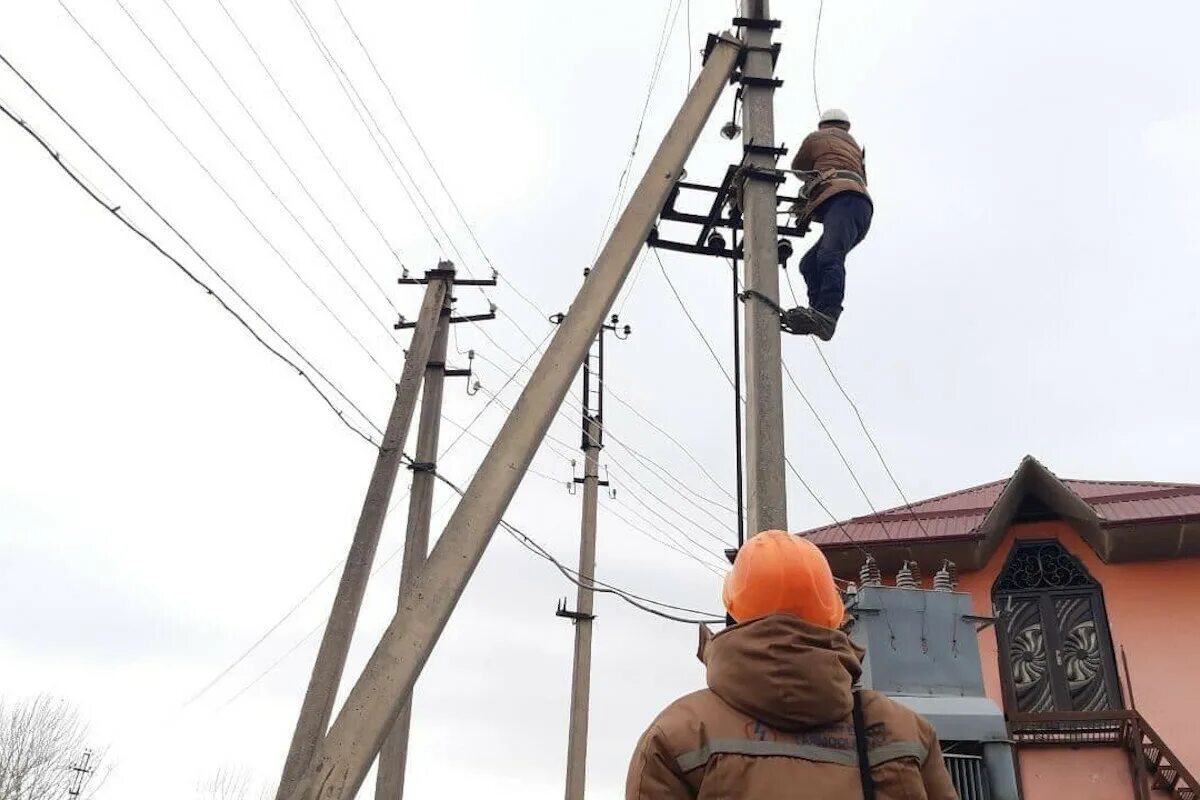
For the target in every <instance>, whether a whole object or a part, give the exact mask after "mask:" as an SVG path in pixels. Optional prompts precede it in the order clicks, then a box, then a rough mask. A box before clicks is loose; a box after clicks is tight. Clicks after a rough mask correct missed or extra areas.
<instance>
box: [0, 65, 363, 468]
mask: <svg viewBox="0 0 1200 800" xmlns="http://www.w3.org/2000/svg"><path fill="white" fill-rule="evenodd" d="M4 63H5V64H6V65H8V66H9V68H12V64H11V62H9V61H8V60H7V59H4ZM14 71H15V69H14ZM39 96H40V95H39ZM0 110H2V111H3V113H4V114H5V116H7V117H8V118H9V119H10V120H12V121H13V122H14V123H16V124H17V125H18V126H20V128H21V129H22V130H24V131H25V132H26V133H27V134H29V136H30V137H32V138H33V139H34V140H35V141H36V142H37V143H38V144H39V145H40V146H41V147H42V149H44V150H45V151H46V152H47V153H49V154H50V156H51V158H53V159H54V161H55V163H57V164H58V165H59V167H60V168H61V169H62V170H63V172H65V173H66V174H67V175H68V176H69V177H70V178H71V179H72V180H73V181H74V182H75V183H76V184H78V185H79V187H80V188H81V189H83V190H84V191H85V192H86V193H87V194H88V196H89V197H91V198H92V199H93V200H95V201H96V202H97V203H98V204H100V205H101V206H103V207H104V209H105V210H106V211H108V213H109V214H111V215H113V216H114V217H116V218H117V219H118V220H120V222H121V224H122V225H124V226H125V227H126V228H128V229H129V230H130V231H132V232H133V233H135V234H136V235H137V236H138V237H139V238H141V239H142V240H143V241H145V242H146V243H147V244H148V245H150V246H151V247H152V248H154V250H155V251H157V252H158V253H159V254H160V255H162V256H163V257H164V258H166V259H167V260H168V261H170V262H171V263H172V264H174V265H175V266H176V267H178V268H179V269H180V270H181V271H182V272H183V273H184V274H185V275H186V276H187V277H188V278H189V279H190V280H191V281H192V282H193V283H195V284H196V285H197V286H199V287H200V288H202V289H204V291H205V292H207V293H208V294H209V295H211V296H212V298H213V299H214V300H216V301H217V303H219V304H220V306H221V307H222V308H223V309H224V310H225V311H226V312H228V313H229V314H230V315H231V316H233V317H234V319H236V320H237V321H238V323H240V324H241V325H242V327H243V328H245V329H246V330H247V332H249V333H250V335H251V336H253V337H254V338H255V340H256V341H258V343H259V344H261V345H262V346H263V347H265V348H266V349H267V350H268V351H270V352H271V354H272V355H274V356H275V357H276V358H278V359H279V360H281V361H283V362H284V363H285V364H287V365H288V366H289V367H291V368H292V369H294V370H296V373H297V374H298V375H300V377H302V378H303V379H304V380H305V382H306V383H307V384H308V385H309V386H310V387H312V389H313V391H315V392H316V393H317V394H318V395H320V397H321V399H322V400H324V401H325V404H326V405H327V406H329V408H330V410H332V411H333V413H334V414H336V415H337V417H338V419H339V420H341V422H342V424H343V425H345V426H346V427H347V428H349V429H350V430H352V431H353V432H354V433H355V434H357V435H358V436H359V437H361V438H362V439H364V440H365V441H367V442H369V443H370V444H372V445H375V446H378V445H377V443H376V442H375V440H374V439H372V438H371V437H370V435H369V434H367V433H365V432H363V430H362V429H361V428H359V427H358V426H357V425H355V424H354V423H353V422H351V421H350V420H349V419H347V418H346V414H345V412H344V411H343V410H342V409H341V408H339V407H338V406H337V404H335V403H334V402H333V399H332V398H330V396H329V395H328V394H326V392H325V391H324V390H322V389H321V388H320V387H319V386H318V385H317V383H316V381H315V380H313V378H312V376H311V375H309V373H308V372H307V371H305V369H304V368H303V367H301V366H300V365H299V364H297V363H296V361H294V360H292V358H290V357H289V356H288V355H286V354H285V353H283V352H282V351H280V350H279V349H278V348H276V347H274V346H273V345H271V344H270V343H269V342H267V341H266V340H265V339H264V338H263V337H262V335H261V334H260V333H259V332H258V331H256V330H255V329H254V327H253V326H252V325H250V323H249V322H248V321H247V320H246V318H245V317H244V316H242V315H241V314H239V313H238V312H237V311H236V310H234V308H233V307H232V306H230V305H229V303H228V302H226V301H225V299H224V298H222V297H221V296H220V295H219V294H217V292H216V291H215V290H214V289H213V288H212V287H211V286H210V285H209V284H208V283H206V282H205V281H204V280H203V279H201V278H200V277H199V276H197V275H196V274H195V272H193V271H192V270H190V269H188V267H187V266H186V265H184V264H183V262H181V261H180V260H179V259H178V258H176V257H175V256H173V255H172V254H171V253H170V252H168V251H167V250H166V248H165V247H163V245H161V244H160V243H159V242H157V241H156V240H155V239H154V238H153V237H151V236H150V235H149V234H147V233H146V232H144V231H143V230H141V229H140V228H139V227H138V226H137V225H135V224H134V223H133V222H131V221H130V220H129V219H127V218H126V217H125V216H124V215H122V214H121V213H120V208H119V207H118V206H113V205H110V204H109V203H107V202H106V201H105V200H104V199H103V198H102V197H100V195H99V194H97V193H96V192H95V191H94V190H93V189H92V188H91V187H90V186H88V184H87V183H86V182H85V181H84V180H83V179H82V178H81V177H80V176H79V175H78V174H77V173H76V172H75V171H74V170H73V169H72V168H71V167H70V166H68V165H67V164H66V162H65V161H64V160H63V158H62V157H61V156H60V154H59V153H58V151H57V150H55V149H54V148H53V147H52V146H51V145H50V143H49V142H48V141H47V140H46V139H45V138H43V137H42V135H41V134H39V133H38V132H37V131H35V130H34V129H33V128H32V127H31V126H30V125H29V124H28V123H27V122H26V121H25V120H24V119H22V118H21V117H19V116H17V114H16V113H15V112H13V111H11V110H10V109H9V108H8V107H7V106H6V105H3V106H0ZM55 113H57V112H55ZM76 135H78V133H77V132H76ZM89 146H90V145H89ZM107 163H108V162H106V164H107ZM109 168H110V169H112V166H111V164H110V165H109ZM114 171H115V170H114ZM131 188H132V187H131ZM138 197H139V199H141V200H142V202H143V203H146V204H147V205H148V206H149V203H148V202H147V201H146V200H145V198H144V197H142V196H141V195H138ZM151 208H153V207H152V206H151ZM155 214H156V215H157V214H158V212H157V211H155ZM160 219H161V216H160ZM164 222H165V220H164ZM166 224H167V225H168V226H170V223H166ZM171 230H172V231H174V232H175V234H176V236H179V237H180V239H181V240H183V241H184V242H185V243H186V242H187V240H186V239H183V237H182V236H181V235H180V234H179V233H178V231H177V230H175V229H174V228H173V227H172V228H171ZM187 246H188V247H189V248H190V249H193V252H195V250H194V248H192V246H191V244H190V243H188V245H187ZM197 256H198V257H199V258H200V259H201V261H202V262H203V263H204V264H205V265H206V266H207V267H208V268H209V269H210V270H211V271H212V272H213V274H214V275H217V276H218V279H219V280H220V281H221V282H222V283H223V284H224V285H225V286H226V287H228V288H229V289H230V291H231V292H233V293H234V294H235V295H236V296H237V297H238V299H239V300H241V301H242V303H243V304H245V305H246V306H247V308H249V309H250V310H251V311H252V313H253V314H254V315H255V316H256V317H258V318H259V319H260V320H261V321H262V322H263V323H264V324H265V325H266V326H267V327H268V328H270V330H271V331H272V332H273V333H274V334H275V335H276V336H278V337H279V338H280V339H281V340H282V341H283V342H284V343H285V344H286V345H287V347H288V348H289V349H290V350H291V351H292V352H293V353H296V355H297V358H298V359H299V360H300V361H301V362H303V363H304V365H305V366H307V367H308V370H310V371H311V372H313V373H314V374H316V375H317V376H318V377H320V379H321V380H322V381H323V382H324V383H325V384H327V385H328V386H330V387H331V388H332V389H333V390H334V391H335V392H336V393H337V394H338V395H339V396H340V397H341V398H342V399H343V400H345V401H346V403H347V404H348V405H350V406H351V407H352V408H353V409H354V410H355V412H356V413H358V414H359V416H360V417H362V419H363V420H364V421H365V422H366V423H367V424H368V425H371V426H372V427H374V424H373V423H372V422H371V419H370V417H368V416H367V415H366V413H365V412H363V411H362V410H361V409H360V408H358V406H357V405H355V404H354V403H353V401H351V400H350V399H349V398H348V397H346V395H345V394H344V393H343V392H342V391H341V390H340V389H339V388H338V387H337V385H336V384H334V383H333V382H332V381H331V380H329V378H327V377H326V376H325V374H324V373H323V372H321V370H319V369H318V368H317V367H316V366H314V365H313V363H312V362H311V361H309V360H308V359H307V358H306V357H304V355H303V354H302V353H301V352H300V351H299V350H298V349H297V348H296V347H295V345H293V344H292V343H291V342H290V341H289V340H288V339H287V338H285V337H284V336H283V335H282V334H281V333H279V331H278V330H276V329H275V327H274V326H273V325H271V323H269V322H267V320H266V319H265V318H264V317H263V315H262V314H261V313H260V312H259V311H258V310H257V309H256V308H255V307H254V306H253V305H251V304H250V303H249V301H247V300H246V299H245V298H244V297H243V296H242V295H241V294H239V293H238V292H237V290H236V289H234V288H233V286H232V285H230V284H229V282H228V281H226V279H225V278H224V277H223V276H222V275H221V273H220V272H218V271H217V270H216V268H214V267H213V266H212V265H211V264H210V263H209V262H208V261H207V260H205V259H204V258H203V257H202V256H199V254H198V253H197ZM376 430H378V428H376Z"/></svg>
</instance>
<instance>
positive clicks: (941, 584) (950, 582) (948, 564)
mask: <svg viewBox="0 0 1200 800" xmlns="http://www.w3.org/2000/svg"><path fill="white" fill-rule="evenodd" d="M954 573H955V570H954V562H953V561H943V562H942V568H941V569H939V570H938V571H937V574H936V575H934V576H933V590H934V591H935V592H952V591H954V586H955V584H956V583H957V581H956V580H955V577H956V576H955V574H954Z"/></svg>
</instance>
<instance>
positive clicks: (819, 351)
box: [813, 340, 929, 536]
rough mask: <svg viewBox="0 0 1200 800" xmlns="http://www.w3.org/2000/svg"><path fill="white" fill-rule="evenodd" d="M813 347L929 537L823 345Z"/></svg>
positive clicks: (913, 515) (901, 495)
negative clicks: (822, 347) (827, 356)
mask: <svg viewBox="0 0 1200 800" xmlns="http://www.w3.org/2000/svg"><path fill="white" fill-rule="evenodd" d="M813 347H815V348H816V349H817V355H819V356H820V357H821V361H822V363H824V364H825V369H827V370H828V371H829V377H831V378H833V382H834V384H835V385H836V386H837V388H838V391H840V392H841V393H842V397H844V398H846V402H847V403H849V404H850V408H851V409H852V410H853V411H854V416H855V417H856V418H857V419H858V425H859V427H861V428H862V432H863V434H864V435H865V436H866V437H867V441H868V442H870V444H871V449H873V450H874V451H875V455H876V456H878V457H879V463H880V464H882V465H883V471H884V472H886V473H887V476H888V478H889V479H890V480H891V482H892V485H893V486H895V487H896V491H897V492H898V493H899V494H900V499H901V500H903V501H904V506H905V507H906V508H907V509H908V512H909V514H911V515H912V518H913V521H914V522H916V523H917V527H919V528H920V529H921V533H923V534H924V535H925V536H929V531H928V530H926V529H925V523H924V522H922V521H921V517H920V516H918V515H917V512H916V510H915V509H913V506H912V503H911V502H909V500H908V495H906V494H905V493H904V489H903V488H901V486H900V482H899V481H898V480H896V476H895V474H893V472H892V468H891V467H890V466H888V463H887V459H886V458H884V457H883V451H882V450H880V448H879V445H878V444H877V443H876V442H875V437H874V436H872V435H871V431H870V430H869V429H868V428H867V421H866V420H865V419H863V415H862V412H861V411H859V409H858V404H857V403H855V402H854V400H853V399H851V397H850V393H849V392H847V391H846V387H845V386H843V385H842V382H841V381H840V380H839V379H838V376H837V373H835V372H834V371H833V365H832V364H830V363H829V359H827V358H826V357H825V351H823V350H822V349H821V345H820V344H818V343H817V342H816V340H813Z"/></svg>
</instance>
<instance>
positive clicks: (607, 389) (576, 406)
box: [476, 353, 734, 512]
mask: <svg viewBox="0 0 1200 800" xmlns="http://www.w3.org/2000/svg"><path fill="white" fill-rule="evenodd" d="M476 356H477V357H478V358H479V359H480V360H482V361H484V362H486V363H489V364H491V365H493V366H495V367H497V368H500V365H499V364H496V362H494V361H492V360H491V359H489V358H488V357H487V356H486V355H483V354H481V353H477V354H476ZM526 371H527V372H530V374H532V370H531V369H528V368H526ZM604 387H605V392H606V393H607V394H606V397H609V398H611V399H614V400H616V401H617V402H618V403H620V404H621V405H623V406H625V407H626V408H628V409H629V410H630V411H632V412H633V413H634V414H635V415H636V416H637V417H638V418H639V419H641V420H642V421H643V422H645V423H646V424H647V425H650V426H651V427H652V428H654V429H655V430H656V431H658V432H659V433H661V434H663V436H665V437H666V438H667V439H668V440H669V441H670V442H671V443H672V444H674V445H675V446H676V447H678V448H679V449H680V451H681V452H682V453H683V454H684V455H685V456H686V457H687V458H688V459H689V460H690V461H691V462H692V463H693V464H695V465H696V467H697V468H698V469H699V470H700V471H701V472H702V473H703V474H704V476H705V477H706V478H707V479H708V480H709V481H710V482H711V483H712V484H713V486H714V487H716V488H717V489H718V490H719V491H721V492H722V493H723V494H724V495H725V496H726V497H728V498H730V499H731V500H732V499H733V495H732V494H730V492H729V490H728V489H726V488H725V487H724V486H722V485H721V484H720V482H718V481H717V479H716V478H714V477H713V475H712V473H711V472H709V471H708V469H707V468H706V467H705V466H704V465H703V464H701V463H700V461H699V460H697V459H696V457H695V456H694V455H692V453H691V451H689V450H688V449H687V448H686V447H684V446H683V444H681V443H680V441H679V440H678V439H677V438H675V437H674V436H672V435H671V434H669V433H667V432H666V431H665V430H664V429H663V428H662V426H660V425H658V424H657V423H655V422H654V421H653V420H651V419H650V418H649V417H647V416H646V415H645V414H643V413H642V412H640V411H638V410H637V408H636V407H634V406H633V405H632V404H630V403H629V402H628V401H627V400H625V399H623V398H622V397H621V396H620V395H619V394H618V393H617V392H616V391H614V390H613V388H612V386H611V385H609V384H608V383H607V382H606V383H605V384H604ZM564 404H565V405H567V406H568V407H569V408H571V410H572V411H573V412H575V413H578V414H582V413H583V409H582V406H581V405H580V404H579V403H577V402H575V401H574V400H572V399H569V398H568V399H565V400H564ZM559 416H564V415H563V412H561V411H560V412H559ZM564 419H568V421H570V422H572V423H574V420H570V419H569V418H566V417H565V416H564ZM605 436H606V437H608V438H609V439H611V440H612V441H614V442H616V443H617V444H618V445H620V446H621V447H622V448H623V449H624V450H626V451H628V452H629V453H630V454H631V455H633V456H634V457H635V458H636V459H638V460H639V461H646V462H648V463H649V464H651V465H653V466H654V467H655V468H656V469H658V470H659V471H661V472H663V473H665V474H666V475H668V476H669V477H670V478H671V480H672V481H674V482H676V483H678V484H679V485H680V486H681V487H683V488H684V489H685V490H686V491H687V492H689V493H690V494H693V495H694V496H695V497H697V498H699V499H701V500H703V501H704V502H706V503H708V504H711V505H715V506H717V507H718V508H722V509H724V510H727V511H731V512H732V511H733V510H734V509H732V508H731V507H729V506H726V505H724V504H722V503H721V502H720V501H718V500H715V499H713V498H712V497H709V496H708V495H705V494H703V493H701V492H699V491H697V490H695V489H692V488H691V487H689V486H687V484H686V483H684V482H682V481H680V480H679V479H678V478H676V477H675V476H674V475H672V474H671V470H669V469H667V468H666V467H664V466H663V465H661V464H659V463H658V462H657V461H655V460H654V459H652V458H651V457H650V456H648V455H646V454H645V453H644V452H642V451H640V450H638V449H637V448H635V447H633V446H632V445H630V444H629V443H628V442H627V441H625V440H624V439H623V438H621V437H620V436H618V435H617V434H615V433H613V432H612V431H611V430H606V431H605ZM660 480H662V478H660ZM664 482H665V481H664Z"/></svg>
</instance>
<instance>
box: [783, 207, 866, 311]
mask: <svg viewBox="0 0 1200 800" xmlns="http://www.w3.org/2000/svg"><path fill="white" fill-rule="evenodd" d="M871 213H872V206H871V201H870V200H868V199H867V198H866V197H864V196H863V195H861V194H858V193H857V192H841V193H840V194H835V195H834V196H833V197H831V198H829V199H828V200H826V201H825V202H824V203H822V204H821V205H820V206H819V207H818V209H817V215H818V216H820V217H821V218H822V219H821V222H822V224H823V225H824V230H823V231H822V232H821V238H820V239H817V243H816V244H814V245H813V246H812V248H811V249H809V251H808V252H807V253H805V254H804V257H803V258H801V259H800V274H801V275H803V276H804V282H805V283H806V284H808V307H809V308H811V309H814V310H816V311H820V312H821V313H822V314H828V315H829V316H831V317H833V318H834V319H837V318H838V317H839V316H840V315H841V313H842V299H843V297H845V295H846V254H847V253H849V252H850V251H851V250H853V249H854V247H855V245H857V244H858V243H859V242H861V241H862V240H863V239H864V238H866V236H867V231H869V230H870V229H871Z"/></svg>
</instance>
